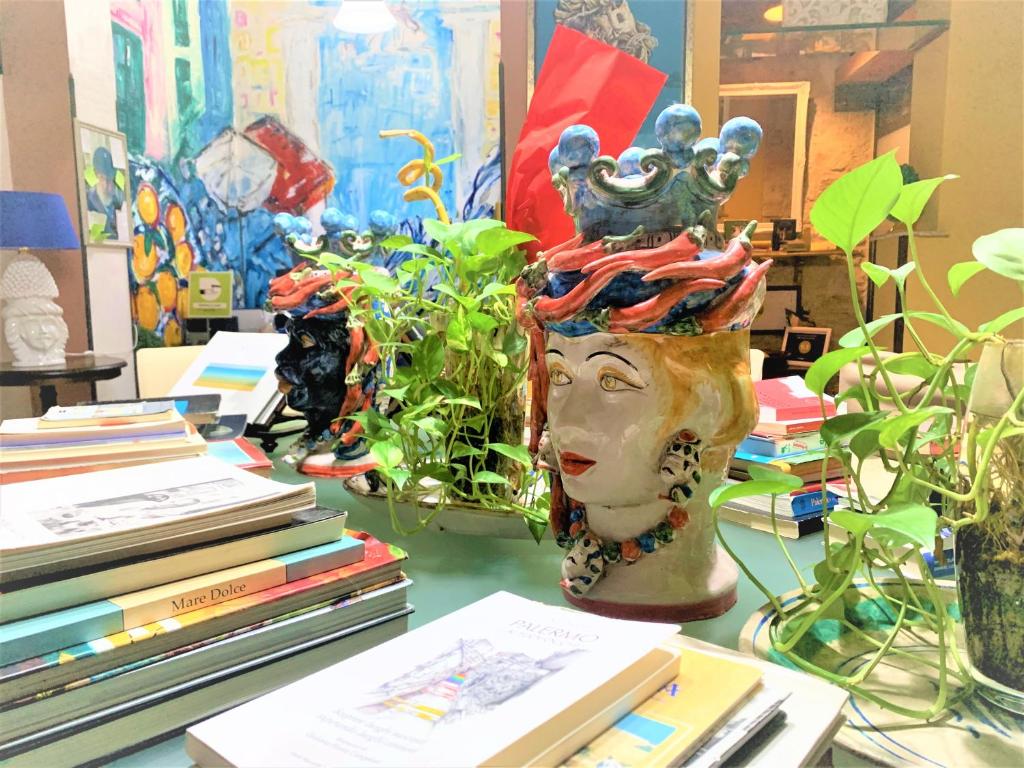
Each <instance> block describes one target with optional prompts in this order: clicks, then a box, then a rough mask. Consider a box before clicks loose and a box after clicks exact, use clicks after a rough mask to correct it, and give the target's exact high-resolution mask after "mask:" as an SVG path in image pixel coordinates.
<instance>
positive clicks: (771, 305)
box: [750, 285, 803, 333]
mask: <svg viewBox="0 0 1024 768" xmlns="http://www.w3.org/2000/svg"><path fill="white" fill-rule="evenodd" d="M801 312H803V305H802V304H801V293H800V286H799V285H769V286H768V291H767V293H765V295H764V304H762V305H761V311H760V312H758V314H757V317H755V318H754V322H753V323H751V324H750V332H751V333H782V332H783V331H785V330H786V328H787V327H788V326H789V313H794V314H800V313H801Z"/></svg>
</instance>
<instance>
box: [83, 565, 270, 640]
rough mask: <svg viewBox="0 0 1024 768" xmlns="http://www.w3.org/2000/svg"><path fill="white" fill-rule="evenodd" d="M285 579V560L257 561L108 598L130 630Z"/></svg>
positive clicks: (233, 597) (247, 593)
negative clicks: (119, 611) (116, 607)
mask: <svg viewBox="0 0 1024 768" xmlns="http://www.w3.org/2000/svg"><path fill="white" fill-rule="evenodd" d="M287 578H288V569H287V567H286V566H285V564H284V563H282V562H280V561H278V560H260V561H259V562H256V563H250V564H249V565H241V566H238V567H236V568H229V569H228V570H226V571H217V572H216V573H212V574H207V575H205V576H197V577H194V578H191V579H186V580H185V581H183V582H177V583H175V584H168V585H166V586H162V587H153V588H151V589H146V590H142V591H141V592H132V593H130V594H127V595H121V596H119V597H113V598H111V599H110V601H111V602H112V603H113V604H114V605H116V606H118V607H119V608H120V609H121V611H122V616H123V621H124V627H123V628H124V629H132V628H134V627H141V626H142V625H143V624H150V623H152V622H154V621H160V620H161V619H169V618H172V617H174V616H177V615H178V614H181V613H187V612H188V611H194V610H196V609H198V608H206V607H208V606H211V605H217V604H218V603H223V602H225V601H227V600H233V599H235V598H236V597H242V596H243V595H249V594H252V593H253V592H262V591H263V590H264V589H270V588H271V587H276V586H278V585H279V584H284V583H285V582H286V581H287ZM85 639H89V638H85Z"/></svg>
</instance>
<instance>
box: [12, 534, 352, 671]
mask: <svg viewBox="0 0 1024 768" xmlns="http://www.w3.org/2000/svg"><path fill="white" fill-rule="evenodd" d="M363 551H364V545H363V541H362V540H361V539H356V538H353V537H352V536H345V537H343V538H341V539H338V540H337V541H331V542H328V543H326V544H320V545H318V546H316V547H310V548H308V549H303V550H299V551H297V552H289V553H287V554H284V555H281V556H279V557H275V558H268V559H266V560H258V561H256V562H253V563H246V564H245V565H237V566H234V567H232V568H225V569H223V570H220V571H213V572H212V573H206V574H202V575H199V576H193V577H191V578H187V579H183V580H181V581H176V582H171V583H170V584H163V585H160V586H155V587H150V588H148V589H143V590H139V591H136V592H128V593H125V594H121V595H115V596H113V597H110V598H109V599H107V600H98V601H95V602H92V603H86V604H84V605H78V606H74V607H72V608H65V609H63V610H60V611H53V612H51V613H44V614H41V615H39V616H33V617H31V618H28V619H22V620H20V621H12V622H7V623H5V624H0V664H10V663H11V662H13V661H19V660H21V659H29V658H32V657H33V656H41V655H42V654H44V653H47V652H49V651H56V650H58V649H60V648H64V647H66V646H69V645H74V644H75V643H84V642H87V641H89V640H94V639H96V638H98V637H105V636H106V635H112V634H114V633H115V632H121V631H124V630H128V629H134V628H135V627H141V626H142V625H144V624H149V623H152V622H155V621H160V620H162V619H169V618H172V617H174V616H177V615H179V614H182V613H188V612H189V611H193V610H196V609H199V608H207V607H209V606H212V605H217V604H218V603H223V602H227V601H228V600H233V599H234V598H236V597H241V596H242V595H247V594H253V593H254V592H260V591H262V590H264V589H270V588H271V587H276V586H278V585H280V584H287V583H289V582H293V581H298V580H299V579H304V578H306V577H307V576H311V575H313V574H315V573H322V572H324V571H329V570H331V569H333V568H341V567H342V566H345V565H350V564H351V563H354V562H357V561H359V560H362V559H363Z"/></svg>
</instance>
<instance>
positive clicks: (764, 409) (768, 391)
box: [754, 376, 836, 423]
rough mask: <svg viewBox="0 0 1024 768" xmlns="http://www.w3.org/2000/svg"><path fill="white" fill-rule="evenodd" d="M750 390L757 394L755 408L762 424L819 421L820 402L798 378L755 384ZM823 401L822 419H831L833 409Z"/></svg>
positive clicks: (834, 413) (831, 405) (820, 415)
mask: <svg viewBox="0 0 1024 768" xmlns="http://www.w3.org/2000/svg"><path fill="white" fill-rule="evenodd" d="M754 389H755V391H756V392H757V404H758V405H759V406H760V408H761V418H760V421H761V422H762V423H765V422H780V421H799V420H804V419H808V420H809V419H820V418H821V417H822V410H821V409H822V402H821V401H819V400H818V396H817V395H816V394H814V393H813V392H811V390H809V389H808V388H807V385H806V384H804V380H803V379H802V378H800V377H799V376H786V377H784V378H781V379H764V380H762V381H755V382H754ZM823 400H824V407H825V416H835V415H836V406H835V403H834V402H833V401H832V398H831V397H829V396H828V395H825V396H824V398H823Z"/></svg>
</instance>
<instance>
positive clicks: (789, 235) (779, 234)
mask: <svg viewBox="0 0 1024 768" xmlns="http://www.w3.org/2000/svg"><path fill="white" fill-rule="evenodd" d="M796 236H797V231H796V219H775V220H773V221H772V250H773V251H778V250H781V249H782V244H783V243H785V242H789V241H790V240H796Z"/></svg>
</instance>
